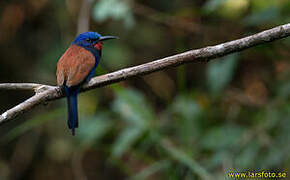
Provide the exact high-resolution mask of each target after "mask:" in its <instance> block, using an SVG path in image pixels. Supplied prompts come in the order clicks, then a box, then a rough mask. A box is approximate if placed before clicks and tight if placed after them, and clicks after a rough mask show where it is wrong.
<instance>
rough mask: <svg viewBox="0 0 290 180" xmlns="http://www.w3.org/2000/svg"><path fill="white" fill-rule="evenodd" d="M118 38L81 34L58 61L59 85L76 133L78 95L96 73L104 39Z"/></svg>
mask: <svg viewBox="0 0 290 180" xmlns="http://www.w3.org/2000/svg"><path fill="white" fill-rule="evenodd" d="M109 39H118V37H117V36H101V35H100V34H99V33H97V32H84V33H81V34H79V35H78V36H77V37H76V38H75V39H74V41H73V42H72V43H71V45H70V47H69V48H68V49H67V50H66V51H65V53H64V54H63V55H62V56H61V57H60V59H59V60H58V62H57V68H56V79H57V85H58V86H60V87H62V89H63V90H64V93H65V96H66V98H67V109H68V120H67V125H68V127H69V129H71V131H72V135H73V136H74V135H75V128H77V127H78V102H77V96H78V94H79V92H80V89H81V87H82V85H83V84H84V83H86V82H88V81H89V80H90V79H91V78H92V77H93V75H94V73H95V70H96V68H97V66H98V64H99V61H100V59H101V56H102V45H103V41H106V40H109Z"/></svg>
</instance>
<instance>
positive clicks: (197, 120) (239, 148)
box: [0, 0, 290, 180]
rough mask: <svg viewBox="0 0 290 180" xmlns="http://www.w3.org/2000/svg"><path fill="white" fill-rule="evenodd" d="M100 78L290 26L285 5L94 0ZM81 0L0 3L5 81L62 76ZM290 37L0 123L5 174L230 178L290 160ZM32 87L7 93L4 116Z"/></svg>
mask: <svg viewBox="0 0 290 180" xmlns="http://www.w3.org/2000/svg"><path fill="white" fill-rule="evenodd" d="M92 5H93V7H92V8H91V13H90V17H91V20H90V30H92V31H97V32H99V33H101V34H103V35H117V36H119V37H120V40H118V41H110V42H106V43H105V44H104V50H103V57H102V60H101V63H100V65H99V68H98V69H97V72H96V74H104V73H108V72H111V71H114V70H118V69H121V68H125V67H128V66H133V65H137V64H142V63H145V62H149V61H152V60H154V59H158V58H161V57H166V56H169V55H173V54H177V53H180V52H184V51H187V50H190V49H194V48H200V47H204V46H208V45H214V44H217V43H222V42H225V41H229V40H233V39H237V38H241V37H244V36H246V35H249V34H253V33H256V32H259V31H262V30H264V29H267V28H271V27H274V26H276V25H280V24H283V23H288V22H289V21H290V1H289V0H276V1H269V0H192V1H189V0H171V1H165V0H160V1H144V0H138V1H137V0H135V1H133V0H98V1H93V3H92ZM80 7H81V1H78V0H66V1H59V0H51V1H48V0H22V1H20V0H10V1H1V2H0V59H1V61H0V75H1V76H0V82H38V83H43V84H53V85H54V84H56V83H55V81H56V80H55V68H56V62H57V60H58V58H59V57H60V56H61V55H62V53H63V52H64V51H65V49H66V48H67V47H68V46H69V45H70V42H71V41H72V40H73V38H74V37H75V36H76V31H77V29H76V27H77V22H78V13H79V11H80ZM289 56H290V40H289V38H288V39H284V40H280V41H277V42H274V43H268V44H265V45H261V46H257V47H253V48H251V49H250V50H246V51H243V52H241V53H236V54H231V55H228V56H226V57H223V58H219V59H216V60H213V61H211V62H209V63H208V64H206V63H193V64H186V65H182V66H180V67H177V68H171V69H168V70H165V71H162V72H157V73H154V74H151V75H147V76H144V77H136V78H133V79H130V80H127V81H124V82H121V83H118V84H114V85H110V86H107V87H102V88H98V89H94V90H91V91H89V92H86V93H82V94H81V95H80V96H79V112H80V113H79V119H80V127H79V128H78V129H77V131H76V134H77V135H76V136H74V137H73V136H71V133H70V131H69V130H68V128H67V126H66V118H67V117H66V102H65V99H61V100H57V101H54V102H50V103H49V104H47V105H44V106H39V107H37V108H36V109H34V110H33V111H31V112H29V113H26V114H24V115H21V116H20V117H19V118H17V119H15V120H13V121H12V122H10V123H7V124H5V125H4V126H1V127H0V135H1V136H0V179H1V180H8V179H43V180H45V179H62V180H63V179H114V180H115V179H129V180H140V179H150V180H151V179H152V180H154V179H156V180H157V179H158V180H159V179H170V180H177V179H186V180H189V179H230V178H228V177H227V173H228V172H236V171H239V172H241V171H247V170H251V171H271V172H287V173H288V168H289V166H290V156H289V152H290V145H289V144H290V143H289V142H290V99H289V95H290V83H289V79H290V62H289ZM30 95H32V93H31V92H12V91H1V92H0V99H1V103H0V112H4V111H5V110H7V109H9V108H11V107H13V106H15V105H16V104H18V103H20V102H22V101H24V100H25V99H26V98H28V97H29V96H30Z"/></svg>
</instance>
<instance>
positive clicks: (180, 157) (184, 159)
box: [161, 141, 212, 179]
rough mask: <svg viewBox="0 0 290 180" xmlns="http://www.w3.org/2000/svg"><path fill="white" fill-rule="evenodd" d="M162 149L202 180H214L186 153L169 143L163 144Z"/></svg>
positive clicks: (163, 142)
mask: <svg viewBox="0 0 290 180" xmlns="http://www.w3.org/2000/svg"><path fill="white" fill-rule="evenodd" d="M161 144H162V147H163V148H164V149H165V150H166V151H167V153H168V154H169V155H170V156H171V157H172V158H173V159H175V160H177V161H179V162H180V163H182V164H184V165H185V166H187V167H188V168H189V169H190V170H191V171H192V172H193V173H194V174H197V175H199V176H200V177H201V178H202V179H212V178H211V175H210V174H209V173H208V172H207V171H206V169H204V168H203V167H202V166H200V165H199V164H198V163H197V162H196V161H195V160H194V159H193V158H192V157H190V156H189V155H188V154H186V153H185V152H183V151H181V150H180V149H177V148H175V147H173V146H172V145H170V143H168V142H167V141H162V142H161Z"/></svg>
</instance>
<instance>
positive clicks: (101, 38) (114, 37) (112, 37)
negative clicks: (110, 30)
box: [99, 36, 119, 41]
mask: <svg viewBox="0 0 290 180" xmlns="http://www.w3.org/2000/svg"><path fill="white" fill-rule="evenodd" d="M109 39H119V37H117V36H102V37H100V39H99V41H106V40H109Z"/></svg>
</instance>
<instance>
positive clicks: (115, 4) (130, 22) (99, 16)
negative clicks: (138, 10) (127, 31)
mask: <svg viewBox="0 0 290 180" xmlns="http://www.w3.org/2000/svg"><path fill="white" fill-rule="evenodd" d="M93 17H94V19H95V20H96V21H98V22H103V21H105V20H107V19H110V18H112V19H114V20H122V21H124V24H125V26H126V27H127V28H131V27H133V26H134V25H135V20H134V17H133V13H132V10H131V7H130V5H129V2H128V1H119V0H99V1H97V3H96V5H95V7H94V10H93Z"/></svg>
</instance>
